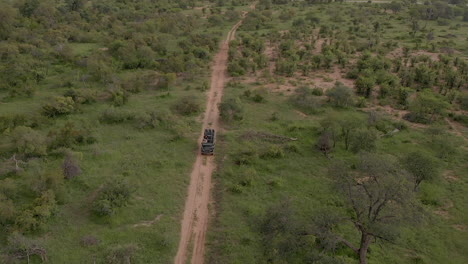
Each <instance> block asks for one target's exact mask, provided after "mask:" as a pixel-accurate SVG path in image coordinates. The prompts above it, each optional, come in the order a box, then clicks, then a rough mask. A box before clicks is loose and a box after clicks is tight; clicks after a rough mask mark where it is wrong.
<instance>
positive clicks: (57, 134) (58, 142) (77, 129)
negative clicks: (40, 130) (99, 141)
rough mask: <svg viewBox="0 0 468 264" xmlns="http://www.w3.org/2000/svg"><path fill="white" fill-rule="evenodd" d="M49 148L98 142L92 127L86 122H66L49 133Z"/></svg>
mask: <svg viewBox="0 0 468 264" xmlns="http://www.w3.org/2000/svg"><path fill="white" fill-rule="evenodd" d="M47 137H48V138H49V148H51V149H56V148H60V147H65V148H71V147H74V146H76V145H84V144H92V143H94V142H96V138H95V137H94V136H93V133H92V131H91V129H90V128H89V127H88V126H87V125H86V124H84V123H79V122H71V121H69V122H66V123H65V124H64V125H63V126H62V127H60V128H57V129H53V130H51V131H50V132H49V134H48V135H47Z"/></svg>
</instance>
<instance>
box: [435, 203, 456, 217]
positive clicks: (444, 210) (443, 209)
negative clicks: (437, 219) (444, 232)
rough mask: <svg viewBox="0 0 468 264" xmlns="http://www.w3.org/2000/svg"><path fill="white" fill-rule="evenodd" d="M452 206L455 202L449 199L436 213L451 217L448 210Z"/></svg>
mask: <svg viewBox="0 0 468 264" xmlns="http://www.w3.org/2000/svg"><path fill="white" fill-rule="evenodd" d="M452 207H453V202H452V201H450V200H449V201H447V202H446V203H445V204H444V205H443V206H441V207H439V209H437V210H435V211H434V213H435V214H437V215H440V216H442V217H443V218H446V219H448V218H450V213H449V211H448V210H449V209H450V208H452Z"/></svg>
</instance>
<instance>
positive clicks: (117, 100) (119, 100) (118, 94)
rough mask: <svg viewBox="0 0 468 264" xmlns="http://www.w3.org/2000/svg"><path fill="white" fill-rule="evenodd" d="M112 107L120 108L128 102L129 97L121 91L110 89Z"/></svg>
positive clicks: (125, 92)
mask: <svg viewBox="0 0 468 264" xmlns="http://www.w3.org/2000/svg"><path fill="white" fill-rule="evenodd" d="M109 92H110V95H111V102H112V105H113V106H122V105H124V104H126V103H127V102H128V99H129V97H130V95H129V94H128V93H127V91H125V90H123V89H112V90H110V91H109Z"/></svg>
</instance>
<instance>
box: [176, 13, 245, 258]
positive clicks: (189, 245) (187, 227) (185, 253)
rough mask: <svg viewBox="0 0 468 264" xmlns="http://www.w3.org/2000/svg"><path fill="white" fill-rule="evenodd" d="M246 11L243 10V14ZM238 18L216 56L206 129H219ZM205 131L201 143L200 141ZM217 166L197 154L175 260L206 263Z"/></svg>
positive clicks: (205, 121)
mask: <svg viewBox="0 0 468 264" xmlns="http://www.w3.org/2000/svg"><path fill="white" fill-rule="evenodd" d="M245 14H246V13H244V15H243V17H244V16H245ZM241 23H242V20H241V21H239V22H238V23H237V24H236V25H235V26H234V27H233V28H232V29H231V31H229V34H228V36H227V39H226V40H225V41H224V42H223V43H222V46H221V49H220V51H219V53H218V54H217V55H216V57H215V58H214V62H213V68H212V74H211V88H210V91H209V93H208V100H207V105H206V110H205V114H204V119H203V129H205V128H214V129H215V130H216V131H218V130H219V110H218V104H219V103H220V102H221V97H222V96H223V88H224V85H225V83H226V79H227V71H226V70H227V60H228V48H229V42H230V41H231V40H233V39H234V36H235V33H236V30H237V28H239V26H240V25H241ZM202 137H203V130H202V133H201V135H200V138H199V140H198V142H201V140H202ZM214 169H215V163H214V158H213V157H207V156H202V155H201V154H198V156H197V159H196V161H195V164H194V165H193V170H192V173H191V175H190V185H189V190H188V197H187V200H186V202H185V210H184V215H183V220H182V229H181V235H180V241H179V249H178V250H177V255H176V257H175V260H174V263H176V264H185V263H186V262H187V259H188V258H189V257H190V254H189V251H190V250H192V253H191V262H190V263H192V264H202V263H203V262H204V253H205V240H206V230H207V228H208V218H209V208H208V204H209V200H210V189H211V174H212V173H213V171H214Z"/></svg>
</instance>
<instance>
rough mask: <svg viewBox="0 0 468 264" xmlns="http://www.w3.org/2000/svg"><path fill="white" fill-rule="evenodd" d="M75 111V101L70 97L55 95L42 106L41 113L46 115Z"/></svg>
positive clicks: (66, 113)
mask: <svg viewBox="0 0 468 264" xmlns="http://www.w3.org/2000/svg"><path fill="white" fill-rule="evenodd" d="M75 111H76V108H75V101H73V98H71V97H64V96H55V97H54V98H52V100H51V102H49V103H46V104H45V105H43V106H42V113H43V114H44V115H45V116H48V117H56V116H60V115H68V114H71V113H74V112H75Z"/></svg>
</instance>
